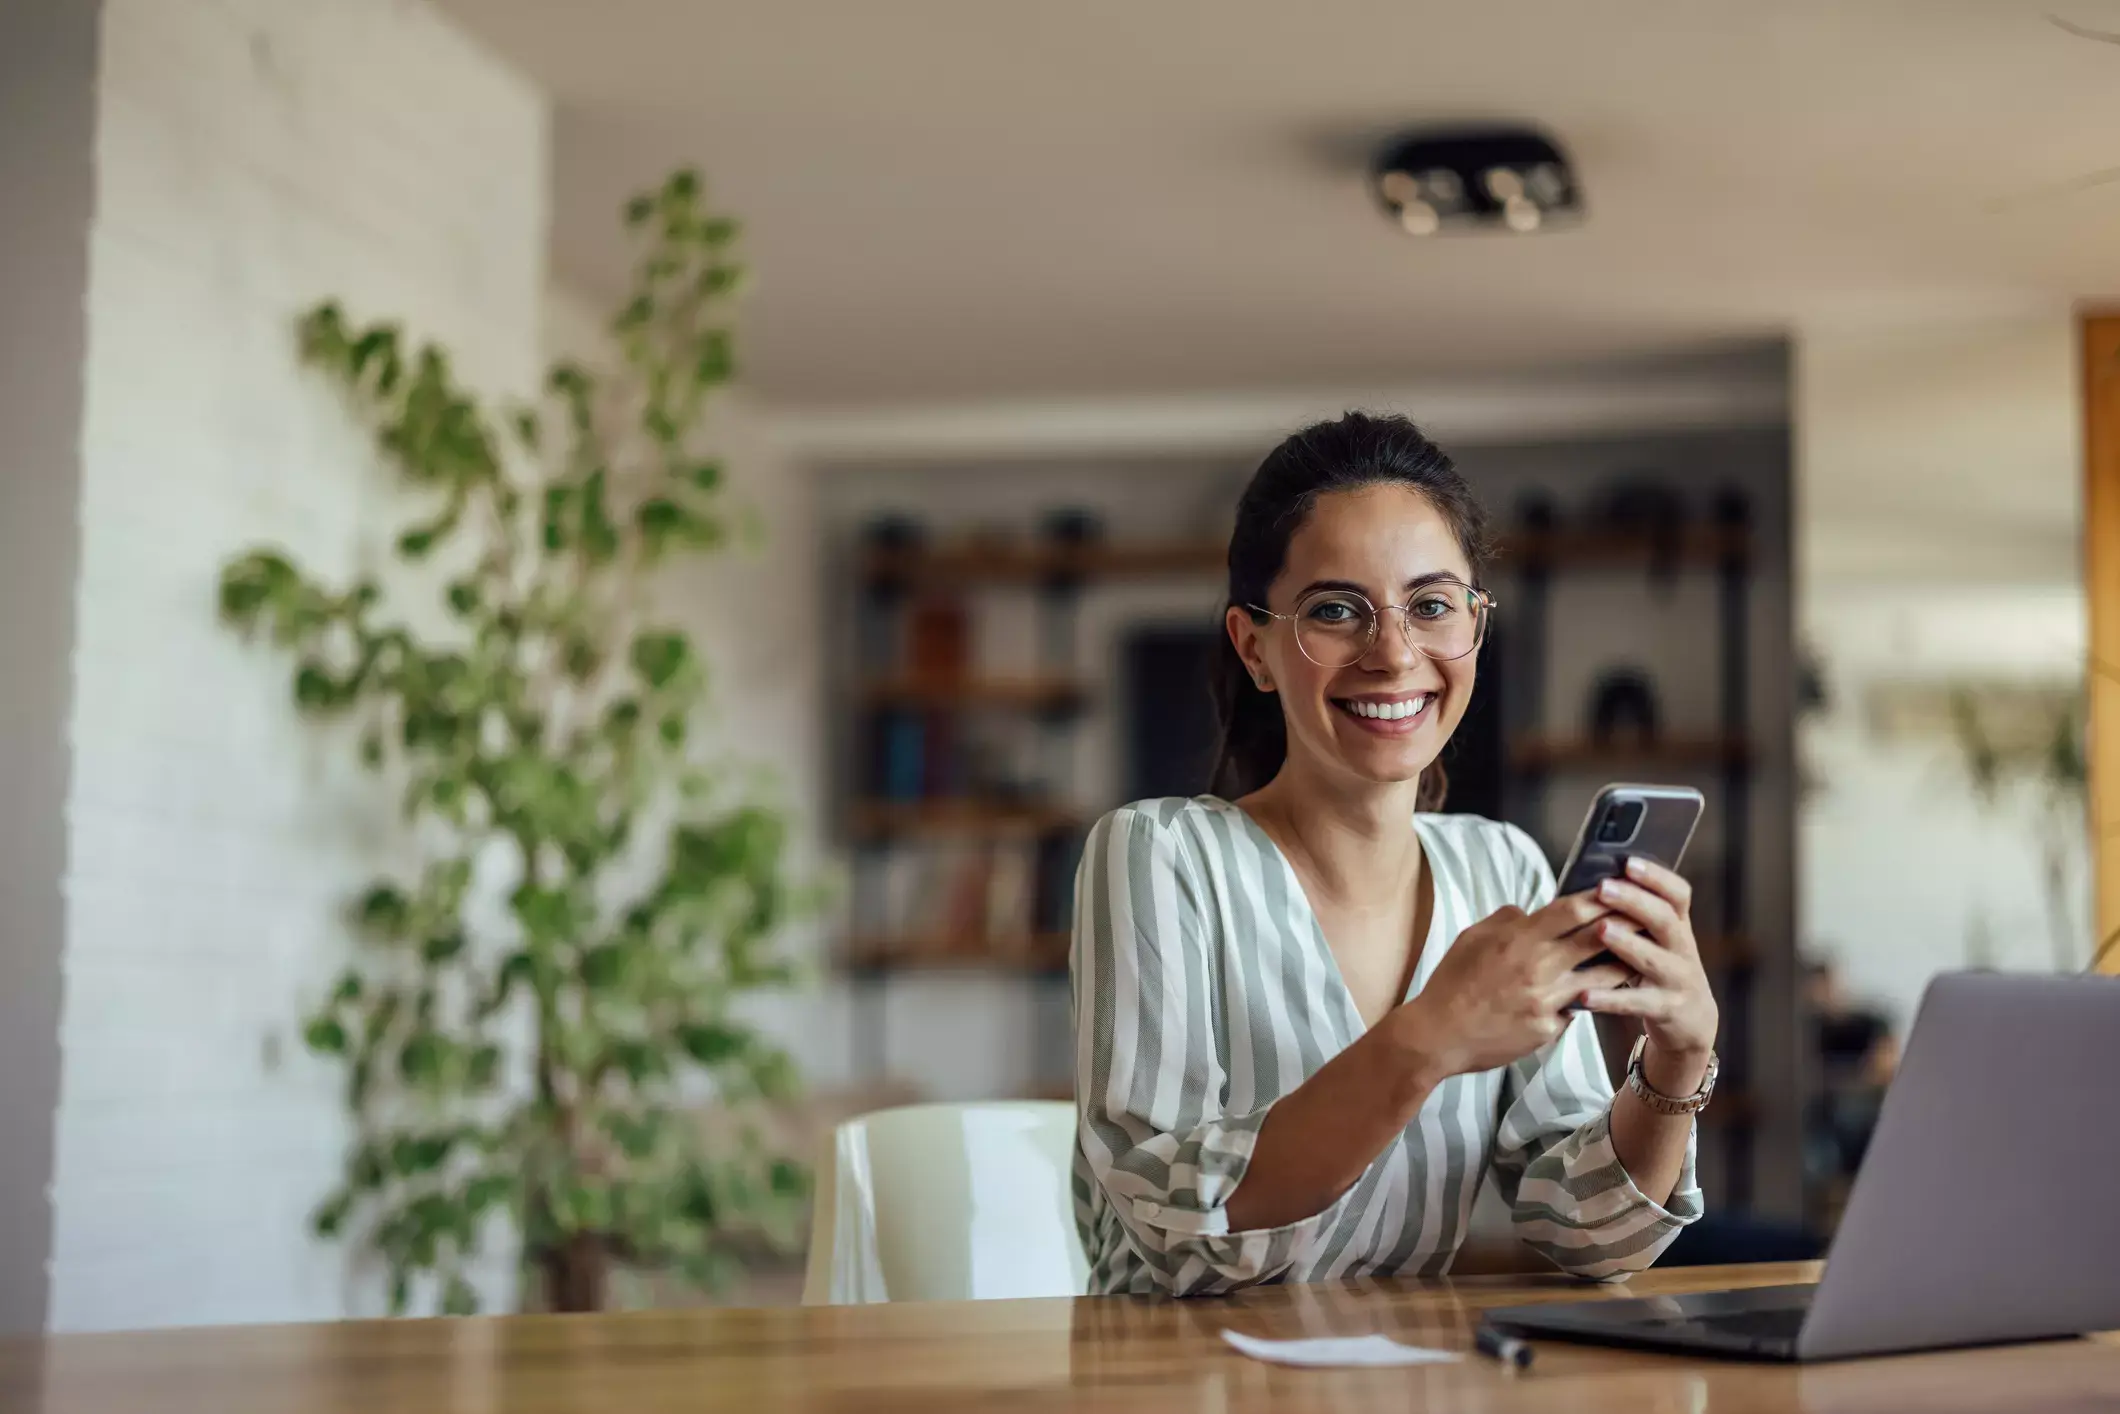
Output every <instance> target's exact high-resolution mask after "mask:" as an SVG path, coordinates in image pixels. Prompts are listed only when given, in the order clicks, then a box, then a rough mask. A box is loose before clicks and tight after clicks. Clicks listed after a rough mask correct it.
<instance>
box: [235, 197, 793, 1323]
mask: <svg viewBox="0 0 2120 1414" xmlns="http://www.w3.org/2000/svg"><path fill="white" fill-rule="evenodd" d="M625 221H626V224H627V226H628V227H629V228H630V230H631V231H632V232H633V233H634V235H635V237H636V240H637V243H638V245H639V248H640V251H639V254H640V259H639V264H638V267H637V272H636V276H635V280H634V283H633V287H632V289H631V291H630V292H629V293H628V295H627V297H626V299H625V301H624V303H623V304H622V306H621V307H620V309H619V310H618V313H617V315H616V317H615V318H614V320H613V321H612V323H611V326H610V328H611V334H612V337H613V339H614V341H615V352H616V358H615V360H614V363H613V368H614V372H613V374H612V375H611V376H609V377H601V376H599V375H598V374H596V373H592V372H591V371H590V369H588V368H586V367H584V366H582V365H580V364H577V363H572V362H562V363H560V364H558V365H556V366H555V367H553V368H552V369H551V371H550V375H549V377H548V378H547V380H546V395H547V396H546V398H545V400H544V401H543V402H542V403H540V404H539V405H535V406H520V407H514V408H512V409H509V410H507V411H506V412H505V413H496V412H495V411H494V410H492V409H490V408H489V407H487V406H486V405H484V404H482V403H481V402H480V401H479V400H478V399H476V398H475V397H474V396H473V395H472V394H470V393H468V392H466V391H465V390H464V389H463V388H462V387H460V386H459V384H458V382H457V380H456V377H455V375H454V373H453V371H452V368H451V364H450V360H449V357H448V355H447V354H446V353H445V352H444V351H443V350H442V349H440V348H437V347H435V346H434V345H432V344H424V345H420V346H418V347H415V346H413V344H412V343H411V342H409V341H408V340H407V338H406V337H405V335H404V334H403V333H402V332H401V331H400V330H399V329H398V328H397V327H396V326H394V325H391V324H388V323H373V324H368V325H366V326H361V325H357V324H356V323H355V322H353V321H352V320H350V319H349V318H348V317H347V316H346V315H345V314H344V313H343V312H342V311H341V310H340V309H339V308H338V306H337V305H335V304H324V305H321V306H319V307H317V308H316V309H314V310H312V311H310V312H309V313H308V314H307V315H305V316H304V317H303V318H302V320H301V321H300V352H301V356H302V358H303V360H304V361H305V362H306V363H307V364H308V365H309V366H311V367H312V368H314V369H316V370H317V371H318V372H320V373H321V374H323V375H324V376H325V377H327V378H329V379H330V380H332V381H333V382H334V383H336V384H337V385H339V387H340V388H341V389H343V391H344V392H345V394H346V396H347V398H348V400H349V403H350V405H351V407H352V409H353V411H354V413H355V415H357V416H358V417H360V418H361V419H362V420H363V421H365V422H366V423H367V424H368V425H369V426H371V427H372V428H373V429H374V431H375V435H376V441H377V445H378V446H379V447H380V449H381V451H382V454H383V456H384V457H385V458H386V460H387V461H388V462H389V464H390V465H391V466H392V467H393V468H394V470H395V472H396V474H397V475H398V476H399V478H400V479H401V480H402V481H403V483H404V485H405V486H406V487H407V488H409V490H410V491H411V492H412V493H413V494H414V496H415V497H416V498H417V500H418V501H419V503H420V510H419V513H418V516H417V518H416V519H415V520H414V521H413V522H412V523H411V524H409V525H407V526H406V527H405V528H404V530H403V533H402V534H401V535H399V536H398V537H397V539H396V543H395V553H396V556H397V558H398V560H399V561H401V562H402V564H403V566H404V567H405V572H404V573H402V574H393V575H392V576H390V577H388V580H387V582H386V581H385V580H378V579H374V578H368V579H361V580H358V581H356V582H354V583H351V584H345V585H338V586H333V585H327V584H325V583H324V582H322V581H321V580H319V579H318V578H317V577H316V576H315V575H313V574H311V573H309V572H308V571H306V570H305V569H303V568H302V567H301V566H299V565H297V564H296V563H295V562H294V561H293V560H292V559H291V558H290V557H289V556H287V555H286V554H283V553H281V552H279V551H277V550H274V549H269V548H261V549H256V550H252V551H250V552H249V553H246V554H244V555H242V556H241V557H240V558H238V559H236V560H235V561H233V562H232V563H230V564H229V565H228V566H227V567H226V568H225V570H224V573H223V575H222V580H221V586H220V607H221V612H222V614H223V616H224V617H225V619H226V620H227V621H228V622H229V623H230V624H232V625H234V626H235V627H236V628H238V629H241V630H243V631H245V632H246V633H255V634H259V635H262V636H264V637H266V638H268V639H269V640H270V642H271V643H272V644H273V645H274V646H276V647H277V648H279V649H281V650H283V651H284V652H286V653H288V654H289V655H291V657H292V658H293V660H294V663H293V674H292V686H293V695H294V701H295V705H296V706H297V707H298V708H299V709H300V710H301V711H302V712H303V713H304V714H306V715H307V716H309V717H312V718H315V719H317V720H318V721H319V722H350V723H352V724H354V726H355V729H356V730H355V731H354V732H352V733H349V734H348V736H349V739H351V740H357V743H358V745H357V749H358V751H359V753H360V757H361V760H362V761H363V762H364V763H365V764H366V766H367V767H369V768H370V769H371V770H372V771H374V772H375V773H377V775H378V776H379V777H380V778H382V779H383V780H385V781H388V782H391V783H394V784H395V785H397V786H398V787H399V788H400V789H401V791H402V808H403V820H404V826H405V838H406V841H407V842H408V844H409V845H410V846H411V847H412V848H413V849H414V850H416V852H417V853H418V855H419V857H420V861H421V862H420V863H419V865H418V867H416V868H414V869H412V870H410V871H408V872H405V873H403V874H400V875H394V876H390V877H384V878H379V879H377V880H375V881H374V883H373V884H372V885H370V886H369V887H368V888H366V889H365V890H364V891H362V893H361V894H360V896H359V897H358V898H357V899H356V900H354V901H353V904H352V910H351V911H352V921H353V924H354V928H355V930H356V932H357V934H358V937H359V940H360V941H359V945H358V947H357V949H356V952H355V955H354V957H353V960H352V961H351V962H350V964H349V965H348V966H347V967H346V969H345V971H344V973H343V974H342V975H341V976H340V977H339V978H338V980H337V983H336V985H335V986H334V987H333V988H332V989H331V990H330V992H329V994H328V995H327V996H325V997H324V998H323V999H322V1000H321V1002H320V1004H319V1005H317V1007H316V1009H315V1011H314V1012H313V1013H312V1014H311V1015H309V1016H308V1017H307V1018H306V1021H305V1024H304V1027H303V1036H304V1039H305V1041H306V1043H307V1045H308V1048H309V1049H310V1050H311V1051H313V1052H315V1053H316V1054H318V1055H320V1056H324V1057H328V1058H330V1059H331V1060H332V1061H333V1062H335V1063H336V1064H337V1065H338V1066H340V1067H341V1068H342V1069H343V1073H344V1079H345V1103H346V1105H347V1107H348V1109H349V1110H350V1111H351V1113H352V1115H353V1117H354V1119H355V1121H356V1125H357V1137H356V1139H355V1142H354V1143H353V1145H352V1147H351V1148H350V1150H349V1152H348V1154H347V1156H346V1164H345V1172H344V1179H343V1182H342V1183H341V1184H340V1186H339V1187H338V1188H337V1189H336V1190H335V1191H334V1192H332V1193H331V1194H330V1195H329V1196H328V1197H326V1198H325V1200H324V1201H323V1203H322V1205H321V1206H320V1207H319V1208H318V1209H317V1211H316V1213H315V1217H314V1224H315V1229H316V1231H317V1232H318V1233H320V1234H323V1235H325V1236H328V1237H344V1238H349V1239H356V1240H359V1241H361V1242H363V1243H365V1244H367V1245H368V1246H369V1247H371V1248H372V1249H373V1251H374V1252H375V1253H377V1254H379V1255H380V1257H381V1258H382V1260H383V1262H384V1264H385V1265H386V1267H387V1269H388V1273H389V1301H390V1309H391V1310H392V1312H393V1313H396V1312H402V1311H405V1310H407V1309H409V1308H411V1307H412V1306H413V1305H415V1304H419V1305H427V1304H429V1303H432V1304H434V1305H438V1306H439V1307H440V1309H442V1310H443V1311H445V1312H467V1311H471V1310H475V1309H476V1308H477V1307H478V1304H479V1295H478V1292H477V1290H476V1288H475V1287H474V1285H473V1283H472V1282H471V1280H470V1279H469V1272H470V1270H471V1267H472V1264H473V1262H474V1260H475V1259H476V1258H477V1256H478V1255H479V1254H480V1252H481V1250H482V1248H483V1247H484V1245H485V1244H486V1243H488V1242H489V1241H491V1240H493V1239H494V1238H495V1236H496V1233H497V1232H501V1233H506V1232H509V1231H512V1233H513V1235H514V1237H515V1238H516V1239H517V1240H519V1242H520V1255H521V1262H522V1267H523V1270H524V1274H525V1276H526V1278H527V1279H529V1282H530V1284H531V1285H532V1286H533V1287H534V1290H535V1293H536V1298H537V1299H539V1300H540V1301H541V1304H543V1305H544V1306H546V1307H547V1308H549V1309H553V1310H561V1311H578V1310H589V1309H595V1308H598V1307H601V1306H602V1305H604V1304H605V1303H606V1300H607V1299H608V1296H609V1288H610V1282H611V1278H612V1276H613V1274H614V1273H617V1272H620V1271H647V1272H668V1273H674V1274H675V1275H676V1276H677V1277H678V1278H680V1279H682V1280H684V1281H687V1282H691V1283H697V1284H700V1285H703V1286H712V1285H714V1284H716V1283H717V1282H719V1281H720V1280H721V1279H723V1278H724V1277H726V1276H728V1275H729V1274H730V1273H731V1271H732V1269H733V1267H734V1265H735V1263H736V1260H737V1259H736V1257H735V1255H734V1254H735V1252H736V1251H737V1250H739V1245H740V1244H745V1243H752V1242H755V1241H757V1240H759V1239H760V1238H761V1237H763V1239H764V1240H766V1241H768V1242H775V1243H784V1242H786V1241H787V1240H788V1239H789V1238H790V1237H791V1235H792V1233H793V1231H794V1225H795V1220H796V1217H797V1215H798V1214H799V1210H800V1198H801V1195H802V1191H803V1188H804V1182H805V1176H804V1174H803V1172H802V1170H801V1168H800V1167H799V1166H798V1165H797V1164H796V1163H794V1162H793V1161H791V1160H789V1159H787V1158H785V1157H781V1156H779V1155H776V1154H774V1153H773V1152H771V1151H770V1149H769V1148H768V1146H766V1145H765V1144H764V1142H763V1141H762V1140H760V1139H759V1137H758V1135H757V1133H756V1132H755V1130H754V1129H753V1128H751V1127H748V1126H742V1127H739V1128H738V1130H737V1131H736V1132H735V1133H734V1134H733V1136H732V1137H731V1138H730V1139H729V1141H728V1142H727V1144H726V1145H723V1144H716V1145H712V1146H709V1145H706V1144H704V1143H703V1142H702V1140H701V1139H700V1131H699V1128H698V1126H697V1125H695V1124H694V1123H692V1122H691V1116H692V1114H693V1113H694V1111H695V1109H696V1108H697V1106H698V1104H699V1103H700V1102H701V1101H702V1099H704V1098H706V1097H713V1098H714V1099H715V1101H716V1102H717V1103H719V1104H722V1105H724V1106H737V1107H739V1108H740V1107H742V1106H745V1105H748V1104H756V1103H761V1102H770V1101H772V1100H774V1099H776V1098H779V1097H784V1096H786V1095H788V1094H789V1092H790V1091H791V1090H792V1088H793V1087H794V1085H795V1074H794V1068H793V1066H792V1065H791V1063H790V1061H789V1058H788V1056H787V1055H786V1054H785V1053H784V1052H783V1051H782V1050H781V1049H779V1048H778V1047H776V1046H775V1045H773V1044H771V1043H770V1042H769V1041H768V1040H767V1039H766V1038H765V1037H763V1036H762V1035H761V1034H760V1033H759V1032H758V1031H757V1030H755V1029H754V1028H753V1027H751V1026H750V1025H748V1024H746V1023H745V1022H744V1021H743V1020H742V1019H741V1017H740V1015H739V1012H738V1009H737V1003H738V1002H739V999H741V998H742V997H743V996H744V995H745V994H746V993H748V992H751V991H753V990H755V989H758V988H763V987H774V986H781V985H784V984H787V983H788V982H789V981H790V980H791V978H792V973H791V970H790V967H789V965H788V964H787V963H786V962H785V961H784V960H782V959H781V958H779V957H778V956H777V955H776V953H775V951H774V940H775V936H776V934H777V932H778V931H779V929H780V928H781V926H782V925H783V923H784V922H785V921H787V920H788V919H789V917H790V916H791V914H792V913H793V912H795V911H796V910H798V909H800V908H803V907H806V906H808V904H809V903H810V902H812V901H813V900H812V899H811V897H810V892H809V891H808V890H806V889H803V888H799V887H797V886H796V885H794V884H791V883H790V881H789V878H788V870H787V866H786V861H785V854H786V842H787V831H786V828H785V825H784V822H783V819H782V817H781V815H780V814H779V813H777V812H776V811H775V810H774V809H773V808H771V807H770V806H769V805H768V804H766V803H764V802H763V801H762V800H761V799H759V798H758V797H757V794H756V793H755V792H754V791H753V790H752V789H751V788H750V787H749V786H748V785H747V784H746V783H745V778H744V777H743V775H742V774H741V773H740V772H739V771H738V770H737V769H736V768H735V767H734V766H733V765H732V764H731V763H729V762H728V761H726V760H723V759H720V758H718V757H717V756H716V754H715V753H714V752H712V751H711V750H709V749H707V747H706V745H705V744H704V743H703V742H702V741H701V739H700V737H699V736H698V734H697V733H696V732H695V726H696V721H697V715H698V708H699V706H700V704H701V701H702V693H703V689H704V685H705V669H704V665H703V664H702V663H701V661H700V659H699V655H698V654H697V653H696V652H695V651H694V649H693V647H692V644H691V641H690V639H689V637H688V636H687V635H686V633H685V632H684V631H683V630H682V628H680V627H677V626H675V625H673V624H672V623H669V622H667V621H665V620H664V619H662V618H660V617H659V616H658V614H657V604H656V597H655V594H654V593H653V589H654V586H655V583H656V580H657V576H658V575H659V574H660V573H661V572H662V571H663V570H664V568H665V567H666V566H667V565H668V564H670V563H671V562H672V561H674V560H677V559H679V558H682V557H687V556H699V555H711V554H717V553H721V552H724V551H725V550H726V549H727V548H728V547H729V545H730V542H731V538H732V525H733V524H734V520H733V513H732V510H731V507H730V506H729V504H728V500H727V497H728V493H727V491H726V490H725V488H724V484H723V474H722V467H721V465H720V463H718V462H717V461H715V460H713V459H711V458H710V457H707V456H704V455H702V453H701V450H700V446H701V438H700V433H701V430H702V425H703V419H704V415H705V413H706V411H707V409H708V406H709V402H710V397H711V395H712V394H713V392H714V391H715V390H716V389H717V388H719V387H720V386H721V385H723V384H725V383H726V382H728V380H729V379H730V377H731V376H732V374H733V372H734V359H733V352H732V338H731V328H730V324H729V317H728V316H729V309H730V301H731V298H732V297H733V296H734V294H735V293H736V291H737V288H738V285H739V283H740V282H741V279H742V268H741V266H740V265H739V264H738V262H737V260H736V258H735V249H734V243H735V240H736V237H737V227H736V224H735V223H734V222H733V221H731V220H730V219H728V218H727V217H726V216H723V215H720V214H718V213H716V212H714V211H713V210H711V209H709V207H708V206H707V204H706V202H705V200H704V196H703V191H702V187H701V184H700V182H699V179H698V178H697V176H696V175H694V174H692V173H690V172H681V173H679V174H677V175H675V176H673V177H672V178H670V179H669V180H668V181H667V182H666V183H664V184H663V185H662V186H661V187H660V189H658V190H655V191H653V192H650V193H647V194H644V195H642V196H639V197H637V198H635V199H634V200H633V201H632V202H630V203H629V204H628V205H627V207H626V210H625ZM420 585H433V586H438V588H439V600H440V603H439V605H438V606H437V607H438V612H436V613H432V614H428V615H426V616H425V617H423V618H417V619H412V618H407V617H405V616H403V615H402V614H401V613H400V612H399V605H398V602H397V601H399V600H401V599H406V598H408V597H410V595H409V594H408V590H409V589H412V588H414V587H416V586H420Z"/></svg>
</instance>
